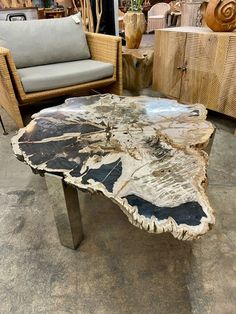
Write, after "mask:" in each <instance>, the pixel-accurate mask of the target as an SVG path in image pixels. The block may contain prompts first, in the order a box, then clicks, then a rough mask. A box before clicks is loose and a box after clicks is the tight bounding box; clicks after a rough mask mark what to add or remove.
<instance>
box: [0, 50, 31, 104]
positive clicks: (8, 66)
mask: <svg viewBox="0 0 236 314" xmlns="http://www.w3.org/2000/svg"><path fill="white" fill-rule="evenodd" d="M0 57H1V60H4V59H5V62H3V61H2V62H1V67H3V66H4V73H5V75H4V76H5V77H7V76H9V79H10V80H11V84H12V85H13V86H14V89H16V92H17V96H19V98H20V100H22V99H24V98H25V91H24V88H23V86H22V84H21V80H20V76H19V74H18V72H17V69H16V65H15V62H14V60H13V58H12V55H11V52H10V50H9V49H7V48H4V47H0ZM3 58H4V59H3ZM3 63H4V64H3ZM1 70H2V69H1ZM2 71H3V70H2ZM7 72H8V74H7Z"/></svg>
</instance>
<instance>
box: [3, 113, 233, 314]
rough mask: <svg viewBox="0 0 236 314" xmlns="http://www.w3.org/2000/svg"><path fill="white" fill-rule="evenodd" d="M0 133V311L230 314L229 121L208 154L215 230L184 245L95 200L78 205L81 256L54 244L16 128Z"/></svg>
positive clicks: (42, 191) (39, 184) (218, 121)
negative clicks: (15, 140)
mask: <svg viewBox="0 0 236 314" xmlns="http://www.w3.org/2000/svg"><path fill="white" fill-rule="evenodd" d="M0 113H2V116H3V118H4V121H5V124H6V128H7V129H8V131H9V135H7V136H3V135H2V131H1V129H0V222H1V227H0V313H1V314H5V313H24V314H25V313H29V314H31V313H56V314H64V313H82V314H90V313H91V314H92V313H94V314H113V313H114V314H116V313H117V314H126V313H127V314H138V313H140V314H141V313H142V314H146V313H150V314H154V313H158V314H167V313H168V314H189V313H197V314H205V313H211V314H231V313H232V314H233V313H236V298H235V295H236V276H235V275H236V274H235V272H236V263H235V246H236V233H235V225H236V215H235V211H236V138H235V137H234V136H233V132H234V128H235V127H236V125H235V122H232V121H230V120H228V119H226V118H219V117H215V116H213V115H210V120H212V121H214V123H215V125H216V126H217V131H216V136H215V141H214V144H213V148H212V153H211V156H210V165H209V172H208V173H209V188H208V194H209V198H210V201H211V203H212V205H213V207H214V208H215V212H216V225H215V226H214V228H213V230H212V231H210V232H209V233H208V234H207V235H205V236H204V237H203V238H202V239H201V240H198V241H194V242H180V241H177V240H175V239H174V238H173V237H172V236H170V235H168V234H162V235H153V234H148V233H146V232H143V231H141V230H139V229H137V228H135V227H133V226H132V225H131V224H130V223H129V222H128V221H127V219H126V217H125V216H124V214H123V213H122V212H121V211H120V209H119V208H117V207H116V206H114V205H113V204H112V203H110V202H109V201H107V200H105V199H103V198H102V197H101V196H89V195H87V196H84V197H83V198H82V199H81V207H82V218H83V223H84V234H85V239H84V241H83V242H82V244H81V246H80V248H79V249H78V250H77V251H72V250H70V249H67V248H65V247H62V246H61V245H60V243H59V241H58V236H57V230H56V227H55V224H54V221H53V214H52V209H51V207H50V202H49V199H48V194H47V190H46V185H45V182H44V179H43V178H42V177H40V176H36V175H34V174H33V173H32V172H31V171H30V169H29V168H28V167H27V166H26V165H24V164H23V163H20V162H19V161H17V160H16V158H15V157H14V155H13V153H12V151H11V146H10V139H11V137H12V136H13V134H14V133H15V131H16V128H15V126H14V124H13V123H12V122H11V120H10V119H9V118H8V117H7V115H6V114H5V113H4V112H3V111H0Z"/></svg>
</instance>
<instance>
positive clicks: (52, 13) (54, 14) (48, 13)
mask: <svg viewBox="0 0 236 314" xmlns="http://www.w3.org/2000/svg"><path fill="white" fill-rule="evenodd" d="M44 16H45V18H46V19H52V18H60V17H64V16H65V10H64V9H51V8H49V9H48V8H46V9H44Z"/></svg>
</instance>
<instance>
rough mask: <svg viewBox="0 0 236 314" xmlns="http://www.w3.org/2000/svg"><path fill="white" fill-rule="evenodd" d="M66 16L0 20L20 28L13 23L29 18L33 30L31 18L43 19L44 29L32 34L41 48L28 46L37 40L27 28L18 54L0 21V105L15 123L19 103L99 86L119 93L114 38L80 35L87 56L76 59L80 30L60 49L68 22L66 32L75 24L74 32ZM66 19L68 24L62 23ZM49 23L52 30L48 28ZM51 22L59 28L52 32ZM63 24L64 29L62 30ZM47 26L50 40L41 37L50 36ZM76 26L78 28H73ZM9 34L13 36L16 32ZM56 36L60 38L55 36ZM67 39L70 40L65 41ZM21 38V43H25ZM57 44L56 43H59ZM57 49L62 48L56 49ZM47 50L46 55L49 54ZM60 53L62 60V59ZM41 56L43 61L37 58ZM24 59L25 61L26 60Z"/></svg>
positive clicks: (20, 124) (118, 59)
mask: <svg viewBox="0 0 236 314" xmlns="http://www.w3.org/2000/svg"><path fill="white" fill-rule="evenodd" d="M71 19H73V18H72V17H71V16H70V17H66V18H62V19H55V20H54V19H53V20H38V21H25V22H0V23H11V24H12V25H11V28H13V27H15V28H16V30H15V31H16V32H17V27H18V28H20V27H23V26H22V24H19V23H28V24H25V26H24V30H26V29H27V28H28V27H32V24H31V25H30V23H32V22H33V24H34V23H36V28H37V30H39V29H40V27H38V24H37V23H48V25H47V29H48V33H46V34H45V33H44V34H41V35H40V34H39V35H38V38H37V40H39V41H41V42H42V44H44V46H43V48H42V49H41V46H40V45H39V46H38V47H39V49H36V50H34V49H35V48H34V47H33V46H34V44H35V45H37V44H38V42H36V41H35V38H33V37H32V38H30V36H31V34H33V32H31V33H30V34H26V36H25V37H26V38H23V39H22V40H21V41H20V47H21V48H22V47H23V48H22V50H24V51H21V55H20V56H19V55H18V51H17V49H16V48H17V47H18V46H17V44H16V43H14V41H13V44H12V43H9V36H10V35H11V34H10V33H9V36H6V29H5V31H4V27H5V28H6V25H5V26H4V24H2V25H3V26H4V27H3V30H2V33H1V25H0V46H1V45H2V44H4V43H6V45H5V47H2V48H0V106H1V107H3V108H4V109H5V110H6V111H7V112H8V114H9V115H10V116H11V117H12V119H13V120H14V121H15V122H16V124H17V126H18V127H19V128H20V127H23V120H22V117H21V113H20V107H21V106H22V105H25V104H29V103H32V102H37V101H40V100H45V99H50V98H53V97H58V96H62V95H69V94H72V93H76V92H78V91H82V90H90V89H101V88H104V90H105V91H106V92H108V93H114V94H122V91H123V85H122V57H121V53H122V52H121V41H120V38H119V37H115V36H108V35H103V34H95V33H85V34H82V35H83V36H84V38H85V45H87V46H88V54H89V56H87V57H83V58H82V57H79V58H78V59H79V60H76V58H75V57H74V53H77V52H78V51H77V50H78V49H82V48H83V49H84V46H83V42H82V39H83V38H82V37H81V36H80V35H81V34H80V35H78V41H77V42H76V39H77V37H76V36H77V33H76V34H70V35H71V36H70V38H67V39H66V40H67V42H69V43H70V46H69V47H68V44H67V46H65V45H64V48H65V49H64V48H63V44H65V43H63V41H66V40H65V39H64V36H63V31H67V34H68V30H69V29H70V27H71V26H72V29H71V31H72V32H73V27H74V28H75V30H74V31H75V32H77V31H78V28H76V27H78V26H76V27H75V26H74V25H72V23H73V22H72V20H71ZM62 20H64V21H63V23H64V26H63V29H62V28H60V26H59V24H60V21H62ZM66 20H68V21H66ZM77 21H78V20H77ZM67 23H69V24H70V25H69V26H68V25H67ZM77 23H78V22H77ZM13 24H14V26H13ZM8 25H10V24H8ZM41 25H42V24H41ZM34 26H35V24H34V25H33V27H34ZM51 26H52V29H50V27H51ZM57 26H58V28H59V30H58V33H57V30H56V28H57ZM67 26H68V29H66V27H67ZM52 30H53V37H51V38H50V41H49V40H48V41H47V38H46V36H47V37H50V35H49V33H50V31H52ZM7 31H8V28H7ZM81 31H82V27H81V28H80V30H79V32H81ZM61 32H62V34H61ZM18 35H19V34H18ZM14 36H17V34H15V35H14ZM14 36H13V37H14ZM60 36H61V41H59V40H58V38H60ZM55 38H56V39H55ZM81 38H82V39H81ZM54 39H55V40H54ZM27 40H32V42H30V43H29V44H28V43H27ZM70 40H74V41H73V42H70ZM22 41H23V42H25V44H26V46H25V48H24V46H23V44H22ZM53 41H55V42H53ZM60 45H61V47H59V46H60ZM9 46H11V47H10V49H8V48H9ZM47 46H49V47H47ZM81 47H82V48H81ZM11 48H12V49H11ZM66 48H67V49H66ZM77 48H78V49H77ZM57 49H58V54H57ZM63 49H64V50H65V52H64V51H62V52H61V51H60V50H63ZM73 49H74V51H73ZM67 51H68V53H67ZM34 53H35V54H38V56H34V55H33V54H34ZM40 53H42V55H40ZM70 53H73V55H72V56H69V57H70V58H72V60H70V59H69V60H68V59H66V58H68V54H70ZM43 54H44V55H43ZM48 54H52V56H49V55H48ZM59 54H61V56H60V60H59V59H58V58H59V56H58V55H59ZM22 55H23V57H24V58H23V57H22ZM64 57H65V60H62V59H63V58H64ZM45 58H46V59H45ZM50 58H51V59H50ZM53 58H55V63H54V62H53ZM81 59H82V60H81ZM85 59H86V60H85ZM37 60H38V61H37ZM41 60H44V61H42V62H41ZM58 60H59V61H58ZM68 61H69V62H68ZM27 62H28V63H31V64H29V65H27ZM37 62H39V64H37ZM35 63H36V64H35ZM104 90H103V91H104Z"/></svg>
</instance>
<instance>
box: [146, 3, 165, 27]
mask: <svg viewBox="0 0 236 314" xmlns="http://www.w3.org/2000/svg"><path fill="white" fill-rule="evenodd" d="M169 10H170V6H169V4H167V3H157V4H155V5H154V6H152V7H151V9H150V10H149V11H148V23H147V33H150V32H152V31H154V30H155V29H159V28H166V27H167V14H168V11H169Z"/></svg>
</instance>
